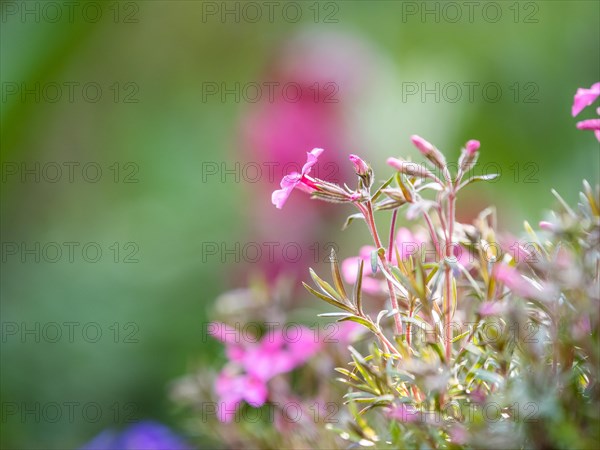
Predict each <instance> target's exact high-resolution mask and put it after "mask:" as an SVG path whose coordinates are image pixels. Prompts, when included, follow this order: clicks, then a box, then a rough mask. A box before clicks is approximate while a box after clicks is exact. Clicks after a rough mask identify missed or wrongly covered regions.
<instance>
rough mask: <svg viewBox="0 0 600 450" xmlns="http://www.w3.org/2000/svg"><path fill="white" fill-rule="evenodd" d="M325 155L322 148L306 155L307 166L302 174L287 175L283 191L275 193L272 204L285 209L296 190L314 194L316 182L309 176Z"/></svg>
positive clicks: (284, 179)
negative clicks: (284, 206)
mask: <svg viewBox="0 0 600 450" xmlns="http://www.w3.org/2000/svg"><path fill="white" fill-rule="evenodd" d="M321 153H323V149H322V148H315V149H313V150H311V151H310V152H307V153H306V164H304V166H303V167H302V172H301V173H298V172H292V173H290V174H289V175H286V176H284V177H283V179H282V180H281V183H280V186H281V189H277V190H275V191H273V194H272V195H271V202H272V203H273V204H274V205H275V206H276V207H277V208H278V209H281V208H283V205H285V202H286V201H287V199H288V198H289V196H290V194H291V193H292V191H293V190H294V188H298V189H300V190H302V191H304V192H307V193H311V192H314V190H315V187H314V180H313V179H312V178H310V177H309V176H308V174H309V173H310V172H311V170H312V166H314V165H315V164H316V163H317V160H318V159H319V156H320V155H321Z"/></svg>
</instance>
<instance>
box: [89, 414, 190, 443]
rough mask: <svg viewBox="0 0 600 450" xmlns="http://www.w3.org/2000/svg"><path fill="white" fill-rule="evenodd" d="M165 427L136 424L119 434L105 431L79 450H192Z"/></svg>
mask: <svg viewBox="0 0 600 450" xmlns="http://www.w3.org/2000/svg"><path fill="white" fill-rule="evenodd" d="M192 449H193V447H190V446H189V445H188V444H187V443H186V442H185V441H184V440H183V439H182V438H181V437H179V436H178V435H176V434H175V433H173V432H172V431H171V430H170V429H169V428H168V427H167V426H165V425H163V424H161V423H158V422H154V421H150V420H148V421H143V422H140V423H136V424H134V425H132V426H130V427H129V428H127V429H125V430H124V431H122V432H121V433H118V432H117V431H114V430H105V431H103V432H101V433H100V434H99V435H97V436H96V437H95V438H94V439H92V440H91V441H90V442H88V443H87V444H85V445H84V446H83V447H81V449H80V450H192Z"/></svg>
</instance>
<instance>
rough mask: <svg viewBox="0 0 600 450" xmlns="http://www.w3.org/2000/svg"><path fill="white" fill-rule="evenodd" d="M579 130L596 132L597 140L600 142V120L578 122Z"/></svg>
mask: <svg viewBox="0 0 600 450" xmlns="http://www.w3.org/2000/svg"><path fill="white" fill-rule="evenodd" d="M577 128H578V129H580V130H594V134H595V135H596V139H598V141H600V119H588V120H582V121H581V122H577Z"/></svg>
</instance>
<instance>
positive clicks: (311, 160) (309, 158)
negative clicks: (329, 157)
mask: <svg viewBox="0 0 600 450" xmlns="http://www.w3.org/2000/svg"><path fill="white" fill-rule="evenodd" d="M323 152H324V150H323V149H322V148H314V149H312V150H311V151H310V152H307V153H306V164H304V166H303V167H302V175H307V174H309V173H310V171H311V170H312V166H314V165H315V164H316V163H317V160H318V159H319V156H321V153H323Z"/></svg>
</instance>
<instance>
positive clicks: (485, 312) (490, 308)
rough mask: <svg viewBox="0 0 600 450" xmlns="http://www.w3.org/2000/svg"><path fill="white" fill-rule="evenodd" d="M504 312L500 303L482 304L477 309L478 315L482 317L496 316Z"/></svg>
mask: <svg viewBox="0 0 600 450" xmlns="http://www.w3.org/2000/svg"><path fill="white" fill-rule="evenodd" d="M503 310H504V307H503V306H502V304H501V303H500V302H484V303H482V304H481V306H480V307H479V314H481V316H483V317H487V316H496V315H498V314H500V313H501V312H502V311H503Z"/></svg>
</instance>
